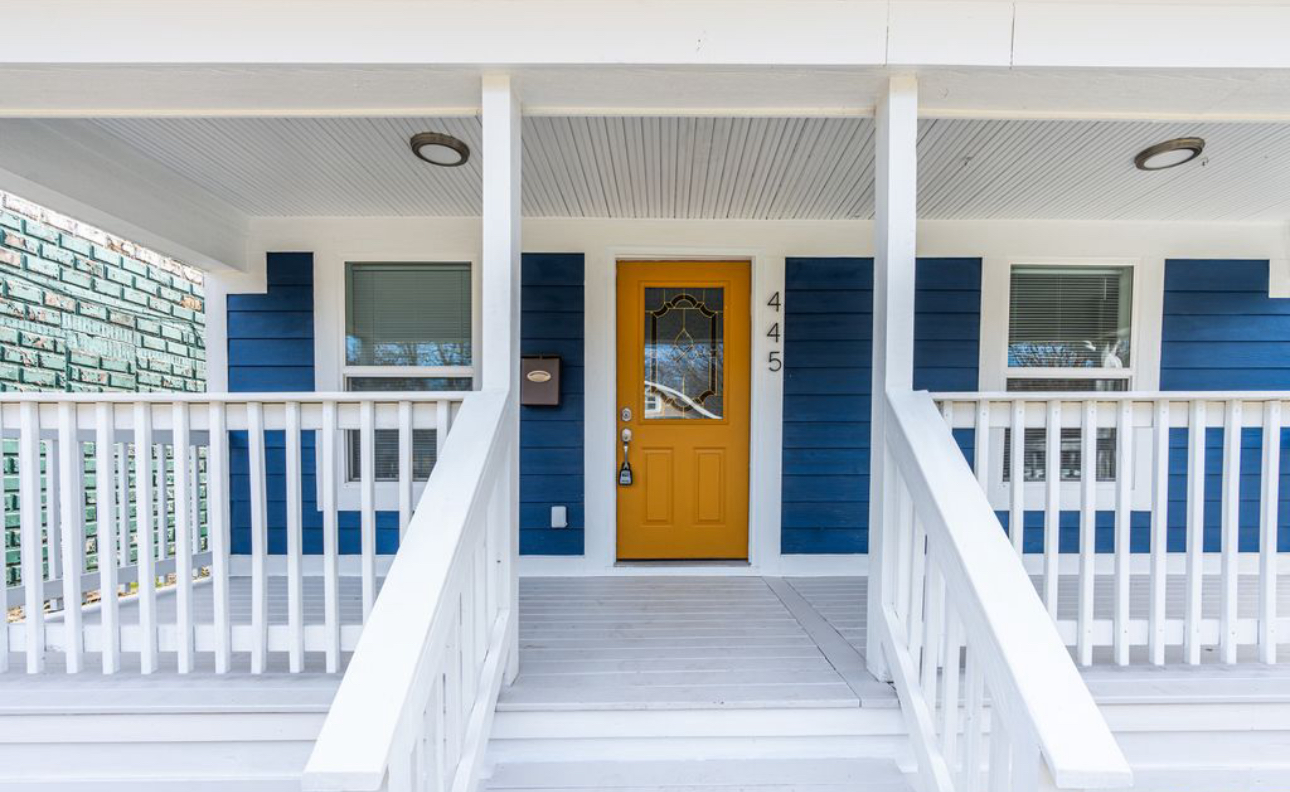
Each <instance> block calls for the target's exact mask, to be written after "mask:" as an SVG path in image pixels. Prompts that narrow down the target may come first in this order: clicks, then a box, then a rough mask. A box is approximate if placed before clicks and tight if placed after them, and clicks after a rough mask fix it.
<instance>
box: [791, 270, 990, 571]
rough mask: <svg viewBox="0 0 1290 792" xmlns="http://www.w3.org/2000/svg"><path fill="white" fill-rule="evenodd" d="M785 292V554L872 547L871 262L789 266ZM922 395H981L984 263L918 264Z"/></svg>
mask: <svg viewBox="0 0 1290 792" xmlns="http://www.w3.org/2000/svg"><path fill="white" fill-rule="evenodd" d="M785 267H786V269H785V293H784V327H783V330H784V457H783V503H782V510H781V516H782V521H783V522H782V529H781V551H782V552H784V553H785V554H805V553H864V552H867V551H868V545H869V537H868V532H869V415H870V407H871V401H870V390H871V379H872V368H871V362H872V358H873V348H872V344H873V260H872V259H861V258H790V259H788V260H787V261H786V263H785ZM916 290H917V294H916V297H915V330H914V337H915V347H914V387H915V388H919V389H929V390H946V391H949V390H976V389H977V382H978V369H977V365H978V358H979V352H978V349H979V338H980V306H981V262H980V260H979V259H920V260H919V262H918V269H917V272H916Z"/></svg>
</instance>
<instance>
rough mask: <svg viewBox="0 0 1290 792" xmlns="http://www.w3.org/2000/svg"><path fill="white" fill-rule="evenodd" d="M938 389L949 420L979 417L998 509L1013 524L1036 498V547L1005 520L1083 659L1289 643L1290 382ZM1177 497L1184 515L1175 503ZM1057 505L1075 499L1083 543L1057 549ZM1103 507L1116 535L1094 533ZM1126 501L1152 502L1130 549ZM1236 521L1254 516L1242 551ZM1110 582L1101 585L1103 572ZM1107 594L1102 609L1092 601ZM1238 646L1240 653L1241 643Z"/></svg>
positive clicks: (981, 473) (988, 482) (1072, 508)
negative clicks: (1120, 389)
mask: <svg viewBox="0 0 1290 792" xmlns="http://www.w3.org/2000/svg"><path fill="white" fill-rule="evenodd" d="M936 398H937V399H938V400H939V401H940V403H941V410H942V412H943V415H944V417H945V420H946V421H947V422H948V424H949V425H950V426H952V427H954V428H956V429H972V430H975V431H974V438H973V443H974V446H975V448H974V451H973V454H974V464H973V467H974V468H975V470H976V477H977V479H978V481H979V482H980V484H981V486H983V487H984V488H985V490H986V491H987V492H988V493H989V495H990V500H991V502H992V503H993V504H994V508H995V509H996V510H997V511H1001V512H1007V513H1008V515H1009V517H1008V521H1009V525H1011V526H1017V525H1021V524H1023V523H1024V516H1025V513H1026V512H1042V515H1043V528H1042V531H1043V534H1042V547H1040V548H1032V550H1036V549H1037V550H1038V552H1024V553H1023V551H1024V550H1025V549H1026V548H1025V547H1024V546H1023V531H1019V530H1015V529H1013V530H1012V531H1011V540H1012V545H1013V547H1014V549H1015V550H1016V551H1017V552H1018V553H1023V555H1022V557H1023V559H1024V560H1025V562H1026V565H1027V567H1028V569H1029V570H1030V571H1031V572H1032V574H1034V575H1036V576H1037V578H1038V580H1039V588H1040V591H1041V593H1042V598H1043V600H1044V602H1045V604H1046V606H1047V610H1048V613H1049V615H1050V616H1051V617H1052V618H1053V619H1054V620H1055V621H1056V623H1057V626H1058V630H1059V632H1060V633H1061V635H1062V638H1063V640H1064V642H1065V643H1066V644H1067V645H1068V646H1070V647H1073V648H1074V650H1075V655H1076V658H1077V660H1078V661H1079V663H1080V664H1082V665H1088V664H1090V663H1092V662H1093V660H1094V649H1096V648H1099V647H1101V648H1109V649H1110V651H1111V655H1112V657H1113V659H1114V661H1115V662H1116V663H1119V664H1127V663H1129V662H1131V661H1137V662H1141V661H1143V660H1145V661H1146V662H1150V663H1154V664H1161V663H1164V662H1166V661H1167V660H1169V661H1171V662H1177V661H1178V660H1179V659H1181V660H1182V661H1183V662H1186V663H1192V664H1195V663H1199V662H1201V659H1202V650H1207V651H1208V650H1211V649H1214V650H1216V651H1217V654H1216V657H1217V658H1218V659H1219V660H1221V661H1222V662H1224V663H1235V662H1238V660H1254V659H1256V658H1257V660H1258V661H1259V662H1263V663H1273V662H1276V659H1277V648H1278V646H1279V645H1285V644H1286V643H1288V642H1290V618H1286V617H1285V616H1279V615H1278V612H1277V596H1278V592H1277V583H1278V579H1277V572H1278V570H1277V566H1278V552H1277V526H1278V523H1279V521H1280V520H1279V511H1278V506H1279V498H1280V479H1281V450H1282V444H1283V442H1284V435H1283V432H1282V413H1283V411H1284V410H1285V409H1286V405H1287V404H1290V394H1286V393H1096V394H1092V393H1064V394H1047V393H1045V394H1035V393H1027V394H1019V393H988V394H940V395H937V396H936ZM1016 427H1024V428H1023V430H1022V431H1013V430H1014V429H1015V428H1016ZM1054 427H1058V428H1060V430H1059V431H1052V428H1054ZM1171 430H1186V432H1185V435H1186V437H1185V439H1184V438H1183V436H1182V435H1183V432H1182V431H1176V432H1174V433H1173V435H1174V436H1173V438H1172V445H1173V451H1174V453H1173V457H1174V460H1173V461H1174V465H1173V468H1174V469H1173V470H1172V471H1171V469H1170V456H1171V454H1170V450H1171V436H1170V435H1171ZM1211 430H1221V431H1222V446H1221V452H1220V450H1219V449H1218V448H1217V447H1216V446H1215V444H1214V443H1211V444H1210V445H1211V446H1212V447H1211V448H1210V451H1211V454H1210V456H1211V457H1215V458H1211V459H1206V456H1207V454H1206V448H1207V446H1206V435H1207V434H1210V433H1211ZM1245 430H1252V431H1250V432H1246V431H1245ZM1243 435H1244V437H1243ZM1210 436H1211V437H1213V435H1212V434H1211V435H1210ZM1028 440H1029V441H1030V445H1031V446H1032V450H1031V451H1030V452H1029V453H1028V452H1027V442H1028ZM1063 446H1066V447H1065V448H1063ZM1040 448H1042V449H1043V451H1042V453H1036V452H1038V451H1039V449H1040ZM1242 452H1244V453H1242ZM1220 453H1221V462H1220V460H1219V459H1218V458H1217V457H1219V455H1220ZM1004 457H1007V465H1006V471H1005V465H1004V464H1003V460H1004ZM1243 457H1244V458H1243ZM1171 475H1172V478H1173V491H1172V493H1171V487H1170V483H1171V482H1170V479H1171ZM1005 479H1006V481H1005ZM1015 482H1024V483H1023V484H1022V485H1021V486H1017V485H1016V484H1015ZM1171 500H1172V501H1173V504H1172V505H1171ZM1242 501H1244V502H1245V504H1246V519H1245V520H1244V521H1243V520H1242V519H1241V517H1242V514H1241V511H1242V508H1241V506H1242ZM1207 505H1208V506H1209V507H1211V508H1210V519H1209V520H1208V522H1209V523H1210V527H1211V528H1217V534H1218V535H1217V536H1211V537H1210V540H1211V541H1210V544H1211V549H1208V550H1207V549H1206V547H1205V544H1206V538H1205V530H1206V523H1207V519H1206V517H1207ZM1180 507H1181V508H1182V510H1183V512H1184V513H1183V514H1182V515H1178V514H1176V513H1175V512H1176V511H1178V509H1179V508H1180ZM1214 507H1216V508H1217V511H1218V515H1217V519H1215V516H1214V515H1213V508H1214ZM1063 512H1067V513H1070V512H1075V513H1078V527H1079V532H1078V536H1079V541H1078V552H1075V553H1061V552H1060V548H1059V531H1060V522H1061V516H1060V515H1061V513H1063ZM1099 512H1101V513H1104V514H1105V513H1107V512H1110V513H1111V514H1112V515H1113V517H1112V519H1113V531H1112V536H1111V540H1112V541H1111V546H1110V547H1106V546H1103V547H1102V548H1099V547H1098V543H1097V539H1096V530H1095V529H1093V530H1090V527H1091V526H1094V525H1095V523H1096V520H1097V514H1098V513H1099ZM1134 512H1147V513H1149V514H1150V524H1149V526H1144V525H1139V526H1138V534H1139V536H1138V538H1139V552H1137V553H1133V552H1131V550H1132V539H1131V534H1132V532H1133V531H1134V525H1133V514H1134ZM1171 515H1172V516H1171ZM1170 522H1173V523H1175V524H1176V525H1178V526H1179V527H1180V528H1182V529H1183V531H1182V532H1181V535H1178V536H1175V539H1176V540H1177V539H1181V540H1183V542H1182V543H1183V544H1184V546H1185V549H1184V548H1176V549H1175V550H1174V551H1173V552H1171V551H1170V549H1169V546H1168V533H1169V532H1168V525H1169V523H1170ZM1242 522H1244V523H1246V525H1245V527H1246V528H1247V529H1257V536H1255V535H1251V534H1253V533H1254V531H1247V532H1246V533H1247V536H1246V539H1247V549H1246V551H1245V552H1242V550H1241V547H1240V544H1241V541H1240V535H1241V528H1242ZM1176 533H1177V532H1176ZM1143 539H1145V540H1146V544H1147V545H1148V547H1147V548H1143V547H1142V540H1143ZM1214 540H1217V541H1216V542H1215V541H1214ZM1252 540H1256V541H1257V546H1256V547H1252V546H1251V545H1252V544H1254V541H1252ZM1214 544H1217V545H1218V547H1217V548H1213V547H1212V546H1213V545H1214ZM1063 577H1066V578H1067V579H1068V580H1070V579H1072V578H1074V579H1075V580H1077V583H1076V588H1075V591H1073V592H1072V591H1069V590H1064V589H1068V588H1069V587H1062V586H1061V585H1060V580H1061V578H1063ZM1135 577H1136V578H1138V581H1137V583H1138V584H1139V585H1135V584H1134V581H1133V579H1134V578H1135ZM1108 582H1109V583H1110V586H1111V588H1112V591H1111V592H1106V591H1105V586H1099V585H1098V584H1099V583H1102V584H1106V583H1108ZM1144 582H1145V584H1146V586H1147V588H1148V592H1147V593H1146V594H1145V596H1144V593H1143V592H1142V586H1141V585H1140V584H1141V583H1144ZM1095 590H1097V592H1098V593H1097V594H1096V595H1095ZM1106 593H1109V594H1110V599H1111V600H1112V605H1111V608H1110V612H1109V613H1107V612H1106V610H1105V609H1104V608H1097V607H1096V605H1097V604H1098V601H1099V600H1101V599H1102V598H1103V597H1104V596H1105V595H1106ZM1179 600H1181V603H1180V602H1179ZM1215 601H1216V602H1215ZM1215 604H1216V605H1217V607H1210V606H1211V605H1215ZM1180 605H1181V606H1180ZM1134 648H1140V649H1139V651H1138V652H1132V651H1131V650H1133V649H1134ZM1242 649H1247V650H1248V652H1247V653H1240V654H1238V650H1242ZM1144 650H1145V651H1144ZM1166 650H1169V652H1168V653H1167V651H1166Z"/></svg>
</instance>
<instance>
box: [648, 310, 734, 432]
mask: <svg viewBox="0 0 1290 792" xmlns="http://www.w3.org/2000/svg"><path fill="white" fill-rule="evenodd" d="M724 338H725V289H723V288H720V287H710V288H698V287H647V288H646V289H645V383H644V387H645V418H647V419H676V418H680V419H709V420H714V419H715V420H720V419H721V418H722V417H723V415H724V412H723V405H722V395H723V382H724V379H725V378H724V370H723V366H724V362H725V343H724Z"/></svg>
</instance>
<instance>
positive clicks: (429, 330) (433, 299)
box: [345, 263, 471, 366]
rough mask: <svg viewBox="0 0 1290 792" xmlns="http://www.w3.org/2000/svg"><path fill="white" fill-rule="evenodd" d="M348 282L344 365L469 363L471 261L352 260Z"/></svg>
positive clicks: (445, 364)
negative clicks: (355, 261) (400, 261)
mask: <svg viewBox="0 0 1290 792" xmlns="http://www.w3.org/2000/svg"><path fill="white" fill-rule="evenodd" d="M346 281H347V283H346V286H347V288H346V301H345V329H346V338H345V362H346V363H347V364H348V365H351V366H468V365H470V362H471V351H470V335H471V333H470V325H471V316H470V313H471V311H470V308H471V299H470V265H469V264H464V263H448V264H439V263H434V264H354V263H351V264H349V265H348V266H347V270H346Z"/></svg>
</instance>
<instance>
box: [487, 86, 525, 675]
mask: <svg viewBox="0 0 1290 792" xmlns="http://www.w3.org/2000/svg"><path fill="white" fill-rule="evenodd" d="M482 104H483V123H484V129H483V149H484V150H483V151H482V152H481V155H482V156H483V165H484V186H483V192H484V215H483V234H484V248H483V249H484V260H483V266H482V270H483V275H482V285H483V289H482V291H483V310H482V329H483V339H482V345H483V350H482V352H483V355H482V358H483V359H482V361H481V370H482V381H483V386H484V387H485V388H488V389H497V390H505V391H507V392H508V394H509V395H508V397H507V407H506V412H505V414H504V417H503V419H502V420H503V422H504V426H503V431H504V432H505V433H506V436H507V441H506V444H505V448H506V453H507V457H508V462H507V465H506V480H505V482H504V483H503V484H502V489H503V491H504V493H505V495H504V499H505V506H504V508H502V509H499V510H498V511H500V512H501V516H502V519H503V520H504V521H505V523H506V526H507V528H508V530H507V535H508V536H509V537H510V549H509V553H508V556H509V557H507V558H503V559H501V561H502V564H501V566H502V567H503V570H501V572H502V574H504V575H505V577H506V580H508V581H509V582H507V583H506V584H505V585H506V589H505V590H506V591H507V596H508V599H509V604H504V605H503V607H509V608H510V609H511V622H510V626H511V634H510V635H509V636H507V644H508V646H509V647H510V652H509V655H508V659H507V669H506V681H507V683H508V684H509V683H510V682H511V681H513V680H514V679H515V676H516V674H518V673H519V580H518V577H517V571H518V569H519V559H518V557H517V556H518V554H519V523H520V504H519V497H520V459H519V453H520V452H519V448H520V424H519V406H518V403H519V376H520V101H519V96H518V94H517V93H516V92H515V88H514V86H513V85H512V84H511V78H510V76H509V75H505V74H490V75H485V77H484V84H483V103H482Z"/></svg>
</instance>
